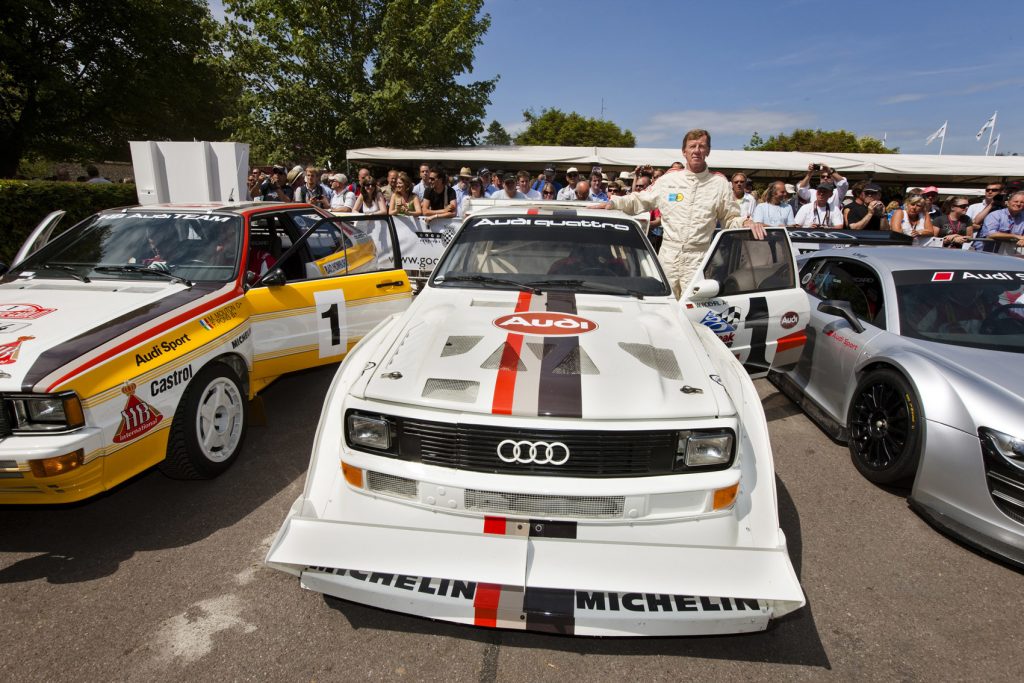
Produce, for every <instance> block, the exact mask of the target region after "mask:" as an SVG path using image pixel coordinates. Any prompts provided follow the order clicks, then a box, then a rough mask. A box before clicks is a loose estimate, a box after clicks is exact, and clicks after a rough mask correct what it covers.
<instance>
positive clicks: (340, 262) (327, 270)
mask: <svg viewBox="0 0 1024 683" xmlns="http://www.w3.org/2000/svg"><path fill="white" fill-rule="evenodd" d="M346 268H348V257H347V256H342V257H341V258H337V259H334V260H333V261H327V262H326V263H324V264H323V265H322V266H321V267H320V269H321V270H322V271H323V272H324V275H334V274H335V273H337V272H338V271H339V270H345V269H346Z"/></svg>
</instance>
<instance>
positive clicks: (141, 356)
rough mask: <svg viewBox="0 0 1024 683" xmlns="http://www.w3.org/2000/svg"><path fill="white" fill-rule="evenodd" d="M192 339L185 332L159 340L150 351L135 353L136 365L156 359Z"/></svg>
mask: <svg viewBox="0 0 1024 683" xmlns="http://www.w3.org/2000/svg"><path fill="white" fill-rule="evenodd" d="M190 341H192V340H191V339H189V336H188V335H187V334H183V335H180V336H178V337H174V338H173V339H165V340H163V341H162V342H157V343H156V344H153V348H151V349H150V350H149V351H146V352H145V353H137V354H135V365H136V367H138V366H140V365H144V364H145V363H148V362H149V361H151V360H156V359H157V358H160V357H161V356H163V355H164V354H165V353H171V352H173V351H174V350H175V349H177V348H179V347H181V346H184V345H185V344H188V343H189V342H190Z"/></svg>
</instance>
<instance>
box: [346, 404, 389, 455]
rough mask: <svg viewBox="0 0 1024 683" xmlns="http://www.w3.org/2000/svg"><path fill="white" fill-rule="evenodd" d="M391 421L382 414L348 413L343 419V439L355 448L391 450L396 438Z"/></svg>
mask: <svg viewBox="0 0 1024 683" xmlns="http://www.w3.org/2000/svg"><path fill="white" fill-rule="evenodd" d="M394 431H395V428H394V424H393V423H392V421H390V420H388V419H387V418H386V417H384V416H383V415H363V414H361V413H349V414H348V417H347V418H346V420H345V440H346V441H347V442H348V444H349V445H350V446H354V447H356V448H372V449H373V450H376V451H391V450H392V446H393V445H394V444H395V442H396V439H395V438H394V437H395V434H394Z"/></svg>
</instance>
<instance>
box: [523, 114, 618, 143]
mask: <svg viewBox="0 0 1024 683" xmlns="http://www.w3.org/2000/svg"><path fill="white" fill-rule="evenodd" d="M523 118H524V119H525V120H526V122H527V124H529V125H527V127H526V130H524V131H523V132H522V133H520V134H519V135H517V136H516V144H517V145H557V146H564V147H635V146H636V138H635V137H633V134H632V133H631V132H629V131H628V130H622V129H621V128H619V127H618V126H617V125H615V124H614V123H612V122H611V121H608V120H605V119H592V118H588V117H585V116H582V115H580V114H577V113H576V112H570V113H568V114H566V113H565V112H563V111H561V110H559V109H543V110H541V113H540V115H539V116H538V115H537V114H535V113H534V112H533V111H531V110H526V111H524V112H523Z"/></svg>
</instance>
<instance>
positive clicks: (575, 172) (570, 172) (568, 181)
mask: <svg viewBox="0 0 1024 683" xmlns="http://www.w3.org/2000/svg"><path fill="white" fill-rule="evenodd" d="M579 180H580V172H579V169H577V168H576V167H575V166H570V167H569V168H567V169H565V187H563V188H560V189H559V190H558V191H557V193H556V195H555V198H556V199H557V200H558V201H560V202H571V201H574V200H575V199H576V183H578V182H579ZM552 184H554V183H552Z"/></svg>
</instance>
